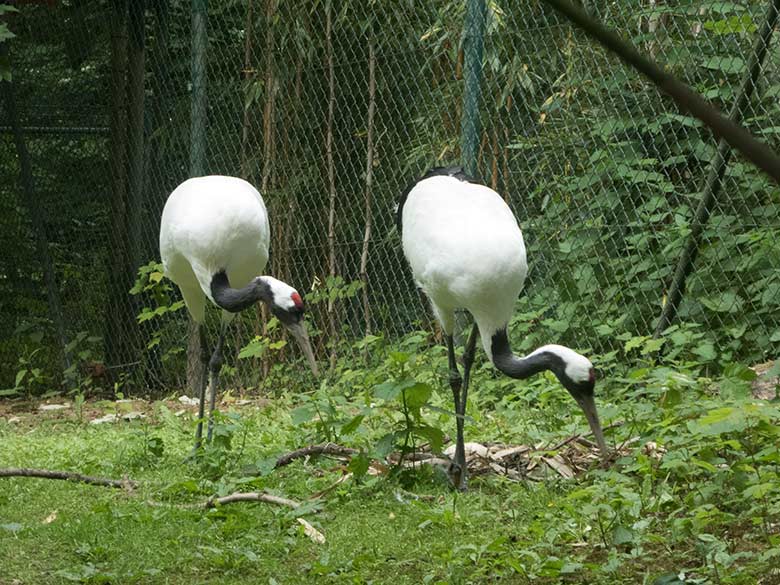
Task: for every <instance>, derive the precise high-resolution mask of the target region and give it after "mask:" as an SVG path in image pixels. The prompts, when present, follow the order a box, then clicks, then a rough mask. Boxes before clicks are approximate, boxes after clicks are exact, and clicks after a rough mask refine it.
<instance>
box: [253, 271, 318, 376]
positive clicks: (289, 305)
mask: <svg viewBox="0 0 780 585" xmlns="http://www.w3.org/2000/svg"><path fill="white" fill-rule="evenodd" d="M257 280H259V281H261V282H262V287H263V288H265V289H266V290H265V291H264V294H263V295H262V298H263V300H264V301H265V302H266V304H267V305H268V308H269V309H271V312H272V313H273V314H274V317H276V318H277V319H279V322H280V323H281V324H282V325H284V326H285V328H286V329H287V330H288V331H289V332H290V333H291V334H292V336H293V337H294V338H295V341H296V342H298V345H299V346H300V348H301V351H302V352H303V355H304V356H305V357H306V361H308V362H309V366H310V367H311V370H312V372H314V375H315V376H317V375H319V370H318V369H317V362H316V360H315V359H314V351H313V350H312V348H311V342H310V341H309V334H308V333H307V332H306V325H305V324H304V322H303V315H304V313H305V311H306V306H305V305H304V303H303V299H302V298H301V295H300V294H299V293H298V291H297V290H295V289H294V288H293V287H291V286H290V285H289V284H287V283H285V282H282V281H281V280H277V279H276V278H274V277H272V276H261V277H259V278H258V279H257Z"/></svg>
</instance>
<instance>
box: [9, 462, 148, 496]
mask: <svg viewBox="0 0 780 585" xmlns="http://www.w3.org/2000/svg"><path fill="white" fill-rule="evenodd" d="M0 477H39V478H42V479H64V480H68V481H78V482H81V483H88V484H91V485H100V486H103V487H112V488H118V489H125V490H128V491H130V490H131V489H133V488H136V487H138V482H137V481H133V480H132V479H127V478H126V477H125V478H122V479H107V478H105V477H93V476H91V475H82V474H81V473H75V472H72V471H51V470H49V469H31V468H29V467H8V468H4V469H0Z"/></svg>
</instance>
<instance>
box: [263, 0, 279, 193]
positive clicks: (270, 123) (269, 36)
mask: <svg viewBox="0 0 780 585" xmlns="http://www.w3.org/2000/svg"><path fill="white" fill-rule="evenodd" d="M275 12H276V0H266V4H265V24H266V33H265V34H266V36H265V108H264V110H263V179H262V183H261V189H260V192H261V193H262V194H263V196H264V197H265V196H266V194H267V193H268V188H269V186H270V185H271V181H272V178H273V177H272V172H273V166H274V165H273V157H274V140H275V136H274V97H275V94H276V92H275V91H274V83H275V82H274V27H273V18H274V13H275Z"/></svg>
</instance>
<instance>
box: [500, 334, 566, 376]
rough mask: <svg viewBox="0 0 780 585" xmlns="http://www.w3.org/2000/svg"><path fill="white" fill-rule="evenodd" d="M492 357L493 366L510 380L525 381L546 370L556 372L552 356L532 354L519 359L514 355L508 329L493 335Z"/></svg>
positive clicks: (543, 353)
mask: <svg viewBox="0 0 780 585" xmlns="http://www.w3.org/2000/svg"><path fill="white" fill-rule="evenodd" d="M490 350H491V351H490V355H491V359H492V360H493V364H494V365H495V366H496V368H498V369H499V370H501V371H502V372H503V373H504V374H506V375H507V376H509V377H510V378H517V379H524V378H528V377H530V376H533V375H534V374H538V373H539V372H542V371H544V370H553V371H555V366H556V364H554V363H552V361H551V356H550V354H548V353H546V352H541V353H532V354H531V355H529V356H528V357H524V358H522V357H519V356H517V355H515V354H514V353H512V349H511V348H510V347H509V338H508V337H507V334H506V327H503V328H501V329H499V330H498V331H496V332H495V333H493V335H492V336H491V338H490Z"/></svg>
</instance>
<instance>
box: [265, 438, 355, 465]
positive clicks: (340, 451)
mask: <svg viewBox="0 0 780 585" xmlns="http://www.w3.org/2000/svg"><path fill="white" fill-rule="evenodd" d="M357 452H358V450H357V449H352V448H350V447H342V446H341V445H336V444H335V443H324V444H322V445H309V446H308V447H303V448H301V449H296V450H295V451H290V452H289V453H285V454H284V455H282V456H281V457H279V458H278V459H277V460H276V465H275V466H274V468H278V467H284V466H285V465H289V464H290V463H292V462H293V461H295V460H296V459H300V458H301V457H307V456H309V455H340V456H346V455H354V454H355V453H357Z"/></svg>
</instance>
